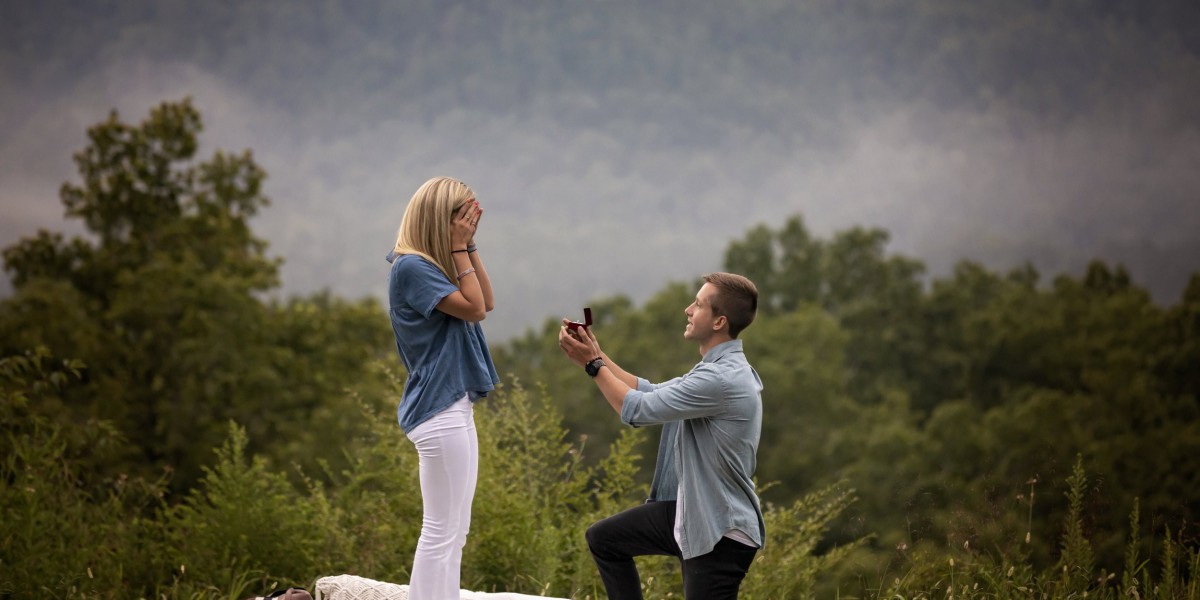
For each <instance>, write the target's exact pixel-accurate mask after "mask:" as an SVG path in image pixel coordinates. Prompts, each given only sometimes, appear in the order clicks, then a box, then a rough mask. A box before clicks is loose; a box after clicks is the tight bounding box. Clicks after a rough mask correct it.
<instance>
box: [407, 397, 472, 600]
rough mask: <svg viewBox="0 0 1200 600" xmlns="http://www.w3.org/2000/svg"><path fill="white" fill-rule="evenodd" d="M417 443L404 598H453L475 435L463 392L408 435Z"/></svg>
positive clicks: (467, 513)
mask: <svg viewBox="0 0 1200 600" xmlns="http://www.w3.org/2000/svg"><path fill="white" fill-rule="evenodd" d="M408 439H409V440H411V441H412V443H413V445H415V446H416V447H417V455H418V456H419V457H420V465H421V466H420V469H421V502H422V504H423V506H424V513H425V516H424V518H423V520H422V523H421V538H420V539H419V540H418V541H417V553H416V556H415V557H413V567H412V575H411V576H410V577H409V582H408V585H409V589H408V597H409V598H410V600H458V597H459V571H460V566H461V565H462V550H463V546H465V545H466V543H467V532H468V531H469V530H470V528H471V501H472V499H474V497H475V480H476V478H477V477H478V475H479V438H478V437H477V436H476V434H475V418H474V415H473V412H472V406H471V402H470V401H469V400H468V399H467V397H466V396H465V395H464V396H463V397H462V398H461V399H459V400H458V401H457V402H455V403H454V404H453V405H451V406H450V407H449V408H447V409H446V410H443V411H442V412H440V413H438V414H436V415H434V416H433V417H432V418H430V419H429V420H428V421H425V422H424V423H421V424H420V425H418V426H417V427H416V428H415V429H413V430H412V431H411V432H409V434H408Z"/></svg>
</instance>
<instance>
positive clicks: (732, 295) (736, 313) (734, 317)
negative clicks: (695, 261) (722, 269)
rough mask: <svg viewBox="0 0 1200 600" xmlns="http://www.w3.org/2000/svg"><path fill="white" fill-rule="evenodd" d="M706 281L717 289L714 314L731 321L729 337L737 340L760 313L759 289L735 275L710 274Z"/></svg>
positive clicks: (751, 282) (705, 277)
mask: <svg viewBox="0 0 1200 600" xmlns="http://www.w3.org/2000/svg"><path fill="white" fill-rule="evenodd" d="M704 281H706V282H708V283H711V284H713V286H714V287H716V288H717V295H716V297H715V299H714V300H713V303H712V311H713V314H714V315H716V316H718V317H725V319H726V320H728V321H729V337H731V338H735V339H736V338H737V336H738V334H739V333H741V332H742V330H743V329H745V328H747V327H749V326H750V324H751V323H753V322H754V315H755V314H757V313H758V288H757V287H755V285H754V282H753V281H750V280H749V279H746V278H745V277H742V276H741V275H735V274H733V273H709V274H708V275H705V276H704Z"/></svg>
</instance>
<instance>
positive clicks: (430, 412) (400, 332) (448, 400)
mask: <svg viewBox="0 0 1200 600" xmlns="http://www.w3.org/2000/svg"><path fill="white" fill-rule="evenodd" d="M387 258H388V261H389V262H391V263H392V270H391V272H390V273H389V274H388V315H389V316H390V317H391V321H392V332H393V333H394V334H395V335H396V350H397V351H399V353H400V359H401V360H402V361H403V362H404V368H405V369H407V370H408V379H407V380H405V382H404V393H403V394H402V395H401V398H400V407H399V408H398V409H397V411H396V413H397V418H398V419H399V421H400V428H401V429H403V430H404V433H406V434H407V433H409V432H411V431H412V430H413V429H414V428H415V427H416V426H417V425H420V424H421V423H424V422H425V421H427V420H429V418H430V417H432V416H434V415H436V414H437V413H439V412H441V411H443V410H445V409H446V408H448V407H449V406H450V405H451V404H454V402H455V401H456V400H458V399H459V398H462V397H463V395H464V394H466V395H467V397H468V398H469V399H470V400H471V401H472V402H474V401H476V400H478V399H480V398H483V397H486V396H487V395H488V392H490V391H492V390H493V389H495V387H496V384H497V383H499V382H500V378H499V377H498V376H497V374H496V367H495V365H493V364H492V355H491V353H490V352H489V351H488V347H487V340H486V339H485V338H484V336H483V327H481V326H480V325H479V323H472V322H469V321H464V320H462V319H459V318H457V317H452V316H450V315H448V314H446V313H444V312H442V311H440V310H437V305H438V303H439V302H441V301H442V299H443V298H445V297H446V296H449V295H450V294H452V293H454V292H456V291H458V286H456V285H454V284H453V283H451V282H450V280H449V279H447V278H446V275H445V273H442V271H441V269H439V268H437V266H436V265H434V264H432V263H430V262H429V261H428V260H425V259H424V258H422V257H420V256H416V255H413V254H401V255H398V256H397V255H395V254H394V253H389V254H388V257H387Z"/></svg>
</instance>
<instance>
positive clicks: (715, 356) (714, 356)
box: [700, 340, 742, 362]
mask: <svg viewBox="0 0 1200 600" xmlns="http://www.w3.org/2000/svg"><path fill="white" fill-rule="evenodd" d="M741 351H742V340H729V341H728V342H721V343H720V344H717V345H716V346H713V347H712V348H709V349H708V352H705V353H704V358H703V359H701V361H700V362H717V361H718V360H720V359H721V357H723V356H725V355H726V354H729V353H731V352H741Z"/></svg>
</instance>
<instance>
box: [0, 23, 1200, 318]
mask: <svg viewBox="0 0 1200 600" xmlns="http://www.w3.org/2000/svg"><path fill="white" fill-rule="evenodd" d="M1198 22H1200V5H1197V4H1196V3H1194V2H1188V1H1181V0H1169V1H1162V2H1153V3H1137V4H1130V3H1123V2H1115V1H1108V2H1078V1H1065V0H1057V1H1050V0H1045V1H1025V2H1001V1H993V2H972V3H963V2H952V1H950V0H927V1H923V2H908V3H896V2H883V1H879V2H862V3H849V2H842V1H837V0H816V1H809V2H788V1H780V0H762V1H758V2H715V1H707V0H705V1H692V2H685V1H682V0H668V1H664V2H655V3H639V2H633V1H628V0H620V1H592V2H584V1H580V0H568V1H562V2H544V1H532V0H514V1H505V2H498V1H493V2H484V1H482V0H480V1H472V2H440V1H435V0H424V1H411V2H398V3H388V2H379V1H366V2H355V3H344V4H338V3H316V2H287V1H282V0H279V1H264V2H255V3H239V2H205V3H196V2H184V1H181V0H163V1H132V2H117V1H108V2H88V3H79V2H66V1H48V2H40V3H26V2H16V1H4V2H2V3H0V85H2V86H3V88H2V89H3V92H0V208H2V210H3V214H4V219H3V224H2V225H0V246H8V245H11V244H12V243H13V242H15V241H16V240H17V239H19V238H20V237H21V236H26V235H31V234H32V233H33V232H34V231H36V229H37V228H39V227H47V228H51V229H61V230H65V231H68V232H75V231H78V227H77V226H75V228H74V229H72V225H71V224H69V223H65V222H64V221H63V220H62V217H61V216H62V207H61V205H60V204H59V201H58V198H57V190H58V187H59V185H60V184H61V183H62V182H63V181H66V180H69V179H73V178H74V177H75V175H74V171H73V167H72V164H71V159H70V157H71V153H72V152H74V151H76V150H78V149H79V148H81V147H82V146H83V145H84V132H85V130H86V127H87V126H88V125H90V124H92V123H94V122H97V121H99V120H101V119H103V118H104V117H106V116H107V114H108V112H109V111H110V110H112V109H116V110H118V111H120V114H121V116H122V117H123V118H124V119H127V120H140V119H142V118H143V117H144V115H145V114H146V111H147V110H148V108H149V107H150V106H152V105H154V104H157V103H158V102H160V101H162V100H166V99H178V98H181V97H183V96H191V97H193V98H194V101H195V105H196V106H197V108H199V109H200V110H201V112H202V113H203V115H204V117H205V122H206V126H207V134H206V137H205V138H204V142H205V144H206V148H207V150H206V152H204V153H202V154H204V155H206V154H207V153H209V152H211V151H213V150H215V149H218V148H221V149H230V150H240V149H242V148H250V149H252V150H253V151H254V153H255V157H256V160H257V161H258V162H259V163H260V164H261V165H263V166H264V167H265V168H266V170H267V172H268V173H269V175H270V177H269V179H268V182H267V188H266V189H267V193H268V195H269V196H271V198H272V200H273V204H272V206H271V207H270V208H268V209H267V210H266V212H265V214H263V215H262V216H260V217H259V218H258V219H257V221H256V223H255V225H256V227H257V228H258V231H259V232H260V234H262V235H264V236H265V237H266V238H267V239H269V240H270V241H271V243H272V250H273V252H274V253H277V254H279V255H281V256H283V257H284V258H285V260H286V263H285V266H284V269H283V279H284V280H283V283H284V286H283V290H284V292H285V293H306V292H310V291H314V290H318V289H322V288H329V289H331V290H333V291H334V292H335V293H337V294H339V295H343V296H349V297H356V296H361V295H374V296H381V295H382V291H383V290H382V287H383V280H384V277H385V275H386V271H385V267H386V263H385V262H384V261H383V255H384V254H385V253H386V252H387V249H388V248H389V247H390V245H391V243H392V241H393V239H394V235H395V230H396V227H397V225H398V224H399V219H400V216H401V214H402V212H403V208H404V205H405V204H406V203H407V201H408V198H409V197H410V196H411V194H412V192H413V191H414V190H415V189H416V188H417V187H418V186H419V185H420V184H421V183H422V182H423V181H425V180H426V179H428V178H429V177H432V176H435V175H452V176H454V177H458V178H460V179H463V180H465V181H467V182H468V183H470V184H471V185H472V187H474V188H475V190H476V192H477V193H478V195H479V199H480V201H481V203H482V204H483V206H484V208H485V220H484V224H483V226H482V227H481V230H480V236H479V243H480V246H481V248H482V249H483V251H484V252H486V255H485V260H486V261H487V262H488V265H489V270H490V271H491V272H492V275H493V278H494V280H495V283H496V287H497V297H498V303H497V304H498V308H497V311H496V312H495V313H494V314H493V316H492V317H491V318H490V319H489V321H488V325H489V327H488V330H489V333H491V335H492V337H493V338H494V339H502V338H503V337H506V336H508V335H512V334H515V333H518V332H520V331H521V330H522V329H524V328H526V327H529V326H534V325H536V324H538V323H540V322H541V320H542V319H543V318H545V317H547V316H554V315H560V314H561V315H574V314H576V313H577V312H578V307H579V306H580V305H582V304H583V303H585V302H587V301H588V300H589V299H592V298H595V297H597V296H604V295H610V294H626V295H629V296H631V297H633V298H635V299H641V298H644V297H645V296H646V295H648V294H649V293H651V292H652V291H654V290H657V289H659V288H660V287H661V285H662V283H663V282H664V281H666V280H668V279H671V280H681V279H690V278H693V277H695V276H698V275H699V274H701V273H703V272H706V271H711V270H716V269H719V268H720V267H721V261H722V253H723V251H724V249H725V247H726V245H727V244H728V243H729V241H730V240H731V239H733V238H736V237H739V236H740V235H741V234H742V233H743V232H744V231H745V230H746V229H748V228H749V227H751V226H753V225H755V224H757V223H761V222H765V223H768V224H770V225H772V226H778V225H779V224H780V223H782V222H783V221H784V220H785V219H786V218H787V217H788V216H790V215H792V214H795V213H798V212H799V213H802V214H803V215H804V218H805V220H806V222H807V223H808V224H809V226H810V227H811V228H812V229H813V231H814V232H816V233H818V234H822V235H827V234H829V233H831V232H832V231H835V230H838V229H843V228H846V227H850V226H854V225H863V226H869V227H880V228H883V229H886V230H888V231H889V232H891V234H892V239H893V244H892V248H893V250H895V251H897V252H901V253H904V254H907V255H910V256H913V257H915V258H918V259H920V260H922V261H924V262H925V263H926V264H927V265H928V266H929V271H930V273H931V274H933V275H935V276H936V275H939V274H942V273H945V272H947V271H948V270H949V268H950V267H951V266H952V265H953V264H954V263H955V262H957V261H958V260H961V259H973V260H978V261H980V262H982V263H984V264H986V265H989V266H992V267H1008V266H1015V265H1017V264H1021V263H1023V262H1026V261H1029V262H1032V263H1033V264H1035V265H1036V266H1037V267H1038V268H1039V269H1041V270H1042V271H1043V273H1044V274H1045V275H1047V276H1052V275H1053V274H1056V273H1058V272H1063V271H1070V272H1079V271H1080V270H1081V269H1082V266H1083V265H1084V264H1085V263H1086V262H1087V261H1088V260H1090V259H1092V258H1097V257H1098V258H1103V259H1106V260H1109V261H1113V262H1122V263H1125V264H1126V265H1127V266H1128V267H1129V269H1130V271H1131V273H1132V274H1133V276H1134V278H1135V280H1136V281H1137V282H1138V283H1140V284H1142V285H1145V286H1146V287H1147V288H1149V289H1150V290H1151V291H1152V292H1153V293H1154V294H1155V296H1156V298H1157V299H1158V300H1159V301H1161V302H1164V303H1172V302H1174V301H1175V300H1176V299H1177V298H1178V295H1179V291H1180V290H1181V289H1182V286H1183V284H1184V282H1185V280H1186V277H1187V275H1188V274H1189V273H1191V272H1192V271H1195V270H1197V266H1198V264H1200V260H1198V259H1197V257H1200V235H1197V233H1196V232H1198V231H1200V168H1197V166H1198V165H1200V103H1197V102H1196V101H1195V98H1196V97H1197V92H1200V29H1198V28H1196V27H1195V26H1194V24H1195V23H1198ZM680 308H681V309H682V308H683V307H680Z"/></svg>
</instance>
